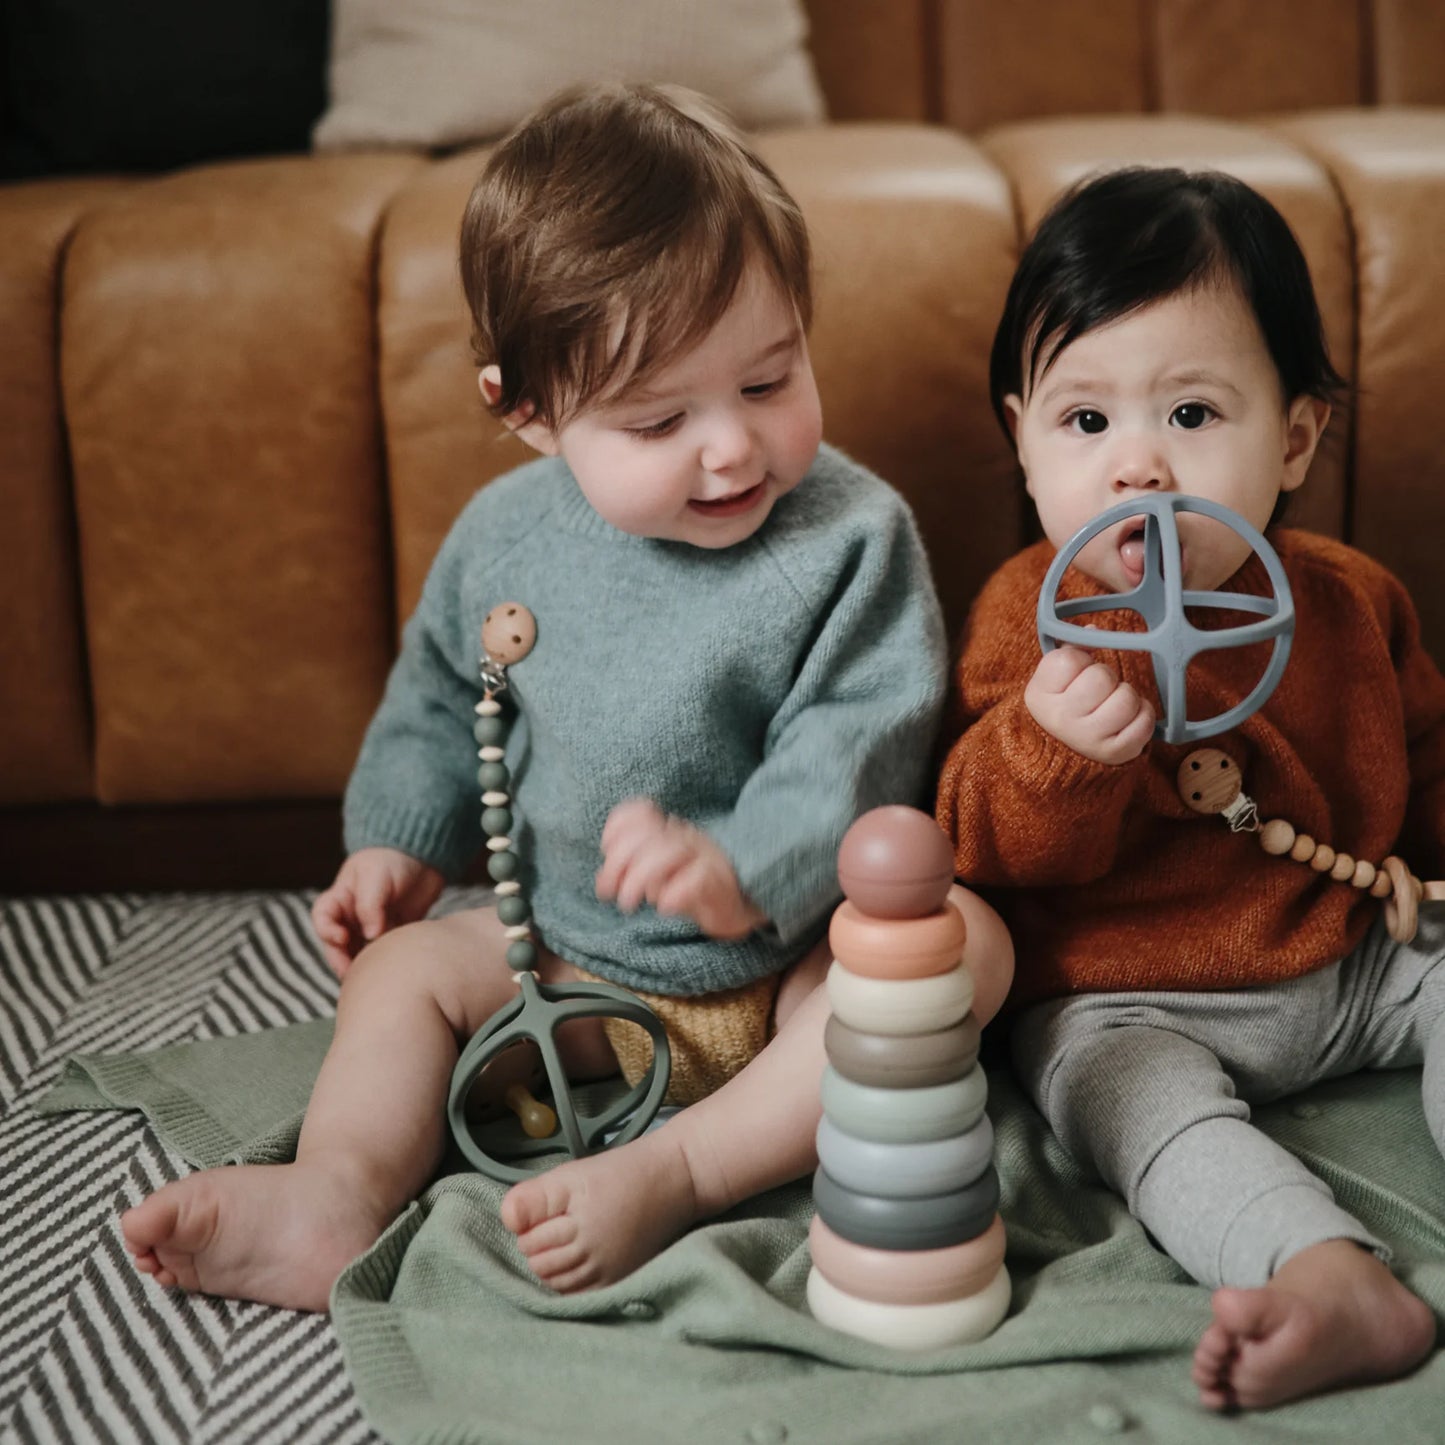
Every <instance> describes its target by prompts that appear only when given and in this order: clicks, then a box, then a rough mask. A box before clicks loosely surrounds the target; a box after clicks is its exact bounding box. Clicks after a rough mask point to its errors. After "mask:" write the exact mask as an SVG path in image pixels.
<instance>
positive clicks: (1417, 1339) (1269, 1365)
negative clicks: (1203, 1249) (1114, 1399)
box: [1193, 1239, 1435, 1410]
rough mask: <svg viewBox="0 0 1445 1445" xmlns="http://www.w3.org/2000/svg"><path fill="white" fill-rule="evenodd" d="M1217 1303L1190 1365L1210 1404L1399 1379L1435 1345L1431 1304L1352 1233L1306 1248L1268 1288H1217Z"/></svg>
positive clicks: (1272, 1400) (1259, 1402) (1252, 1405)
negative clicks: (1352, 1238)
mask: <svg viewBox="0 0 1445 1445" xmlns="http://www.w3.org/2000/svg"><path fill="white" fill-rule="evenodd" d="M1213 1306H1214V1322H1213V1323H1212V1324H1211V1325H1210V1326H1209V1328H1208V1329H1207V1330H1205V1332H1204V1334H1203V1335H1202V1336H1201V1337H1200V1340H1199V1345H1198V1348H1197V1349H1196V1350H1195V1352H1194V1371H1193V1378H1194V1383H1195V1384H1196V1385H1198V1386H1199V1399H1200V1402H1201V1403H1202V1404H1204V1405H1207V1406H1208V1407H1209V1408H1210V1409H1213V1410H1223V1409H1228V1408H1230V1407H1234V1406H1243V1407H1245V1408H1248V1409H1257V1408H1261V1407H1268V1406H1270V1405H1279V1404H1283V1403H1284V1402H1285V1401H1286V1400H1297V1399H1300V1398H1301V1397H1303V1396H1305V1395H1313V1394H1317V1393H1319V1392H1320V1391H1322V1390H1330V1389H1334V1388H1336V1387H1338V1386H1341V1385H1350V1384H1363V1383H1364V1382H1366V1381H1370V1380H1389V1379H1394V1378H1395V1377H1396V1376H1398V1375H1403V1374H1405V1373H1406V1372H1407V1371H1409V1370H1411V1369H1413V1368H1414V1367H1415V1366H1416V1365H1418V1364H1419V1363H1420V1361H1421V1360H1423V1359H1424V1358H1425V1356H1426V1355H1427V1354H1429V1353H1430V1350H1431V1349H1432V1348H1433V1346H1434V1343H1435V1317H1434V1316H1433V1315H1432V1314H1431V1313H1430V1310H1429V1307H1428V1306H1427V1305H1426V1304H1425V1303H1424V1301H1423V1300H1421V1299H1419V1298H1417V1297H1416V1296H1415V1295H1413V1294H1411V1293H1410V1291H1409V1290H1407V1289H1406V1288H1405V1286H1404V1285H1402V1284H1401V1283H1400V1282H1399V1280H1397V1279H1396V1278H1395V1276H1394V1275H1392V1274H1391V1273H1390V1271H1389V1269H1387V1268H1386V1266H1385V1265H1383V1264H1382V1263H1381V1262H1380V1261H1379V1260H1378V1259H1377V1258H1376V1257H1375V1256H1374V1255H1373V1254H1371V1253H1370V1252H1369V1251H1368V1250H1366V1249H1362V1248H1361V1247H1360V1246H1359V1245H1357V1244H1354V1243H1353V1242H1351V1241H1350V1240H1346V1239H1331V1240H1326V1241H1325V1242H1324V1243H1322V1244H1314V1245H1311V1246H1310V1247H1309V1248H1308V1249H1304V1250H1301V1251H1300V1252H1299V1253H1298V1254H1296V1255H1294V1256H1293V1257H1292V1258H1290V1259H1288V1260H1286V1261H1285V1263H1284V1264H1282V1265H1281V1266H1280V1268H1279V1269H1278V1270H1277V1271H1276V1272H1275V1275H1274V1278H1273V1279H1271V1280H1270V1282H1269V1283H1268V1284H1267V1285H1265V1286H1264V1288H1262V1289H1220V1290H1215V1292H1214V1298H1213Z"/></svg>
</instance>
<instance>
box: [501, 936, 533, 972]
mask: <svg viewBox="0 0 1445 1445" xmlns="http://www.w3.org/2000/svg"><path fill="white" fill-rule="evenodd" d="M536 966H537V945H536V944H535V943H533V942H532V941H531V940H530V939H527V938H519V939H517V940H516V941H515V942H513V943H509V944H508V945H507V967H508V968H515V969H517V970H518V971H519V972H520V971H521V970H522V969H524V968H536Z"/></svg>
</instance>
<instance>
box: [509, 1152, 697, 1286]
mask: <svg viewBox="0 0 1445 1445" xmlns="http://www.w3.org/2000/svg"><path fill="white" fill-rule="evenodd" d="M701 1214H702V1210H701V1209H700V1207H699V1205H698V1199H697V1191H696V1189H695V1188H694V1186H693V1178H692V1170H691V1168H690V1166H689V1164H688V1161H687V1155H686V1154H685V1152H684V1151H683V1149H682V1147H681V1145H680V1143H679V1142H678V1138H677V1135H676V1133H675V1132H674V1130H673V1129H672V1127H671V1126H668V1127H664V1128H661V1129H657V1130H655V1131H653V1132H652V1133H650V1134H644V1135H643V1136H642V1138H640V1139H637V1140H634V1141H633V1142H632V1143H631V1144H625V1145H623V1146H622V1148H620V1149H615V1150H608V1151H605V1152H603V1153H601V1154H594V1155H592V1156H590V1157H589V1158H586V1159H574V1160H572V1161H571V1162H570V1163H568V1164H561V1165H558V1167H557V1168H555V1169H551V1170H549V1171H548V1172H547V1173H545V1174H540V1175H538V1177H537V1178H536V1179H528V1180H526V1181H524V1182H523V1183H521V1184H516V1185H513V1187H512V1188H511V1189H510V1190H508V1191H507V1195H506V1198H505V1199H503V1200H502V1223H503V1224H504V1225H506V1227H507V1228H508V1229H510V1230H511V1231H512V1233H513V1234H515V1235H516V1236H517V1247H518V1248H519V1249H520V1250H521V1251H522V1254H523V1255H524V1256H525V1258H526V1260H527V1263H528V1264H529V1265H530V1266H531V1268H532V1272H533V1273H534V1274H535V1275H536V1276H537V1278H538V1279H539V1280H541V1281H542V1283H543V1284H545V1285H547V1286H548V1287H549V1288H551V1289H554V1290H556V1291H557V1292H558V1293H559V1294H572V1293H574V1292H575V1291H577V1290H583V1289H593V1288H595V1287H596V1286H598V1285H604V1284H612V1283H613V1282H614V1281H616V1280H619V1279H621V1278H623V1276H624V1275H629V1274H631V1273H632V1271H633V1270H634V1269H636V1268H637V1267H638V1266H639V1265H642V1264H646V1263H647V1261H648V1260H649V1259H651V1258H652V1257H653V1255H655V1254H657V1253H658V1251H659V1250H661V1249H663V1248H665V1247H666V1246H667V1245H669V1244H671V1243H672V1241H673V1240H674V1239H676V1238H677V1237H678V1235H680V1234H682V1233H683V1231H684V1230H686V1229H687V1227H688V1226H689V1225H691V1224H693V1223H695V1222H696V1221H697V1220H698V1219H699V1218H700V1217H701Z"/></svg>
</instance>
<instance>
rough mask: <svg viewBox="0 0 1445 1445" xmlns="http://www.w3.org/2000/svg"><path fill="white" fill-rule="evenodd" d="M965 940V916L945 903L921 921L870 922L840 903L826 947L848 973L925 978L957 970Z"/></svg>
mask: <svg viewBox="0 0 1445 1445" xmlns="http://www.w3.org/2000/svg"><path fill="white" fill-rule="evenodd" d="M967 942H968V925H967V924H966V923H965V922H964V921H963V914H961V913H960V912H959V911H958V909H956V908H955V907H954V906H953V905H952V904H951V903H946V904H944V906H943V907H942V908H940V909H938V910H937V911H936V912H933V913H926V914H924V916H923V917H922V918H873V917H870V916H869V915H868V914H866V913H861V912H860V911H859V910H858V908H857V907H856V906H855V905H854V904H852V903H840V904H839V905H838V907H837V908H836V909H835V910H834V912H833V922H832V925H831V926H830V927H829V929H828V945H829V947H830V948H831V949H832V950H833V957H834V958H835V959H837V961H838V962H839V963H841V964H842V965H843V967H844V968H846V969H847V970H848V972H849V973H857V974H862V975H863V976H864V977H865V978H928V977H930V976H931V975H933V974H936V973H947V972H948V970H949V969H951V968H957V966H958V961H959V960H960V959H961V958H962V957H963V949H964V945H965V944H966V943H967Z"/></svg>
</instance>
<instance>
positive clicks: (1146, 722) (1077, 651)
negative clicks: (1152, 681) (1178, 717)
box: [1024, 646, 1154, 767]
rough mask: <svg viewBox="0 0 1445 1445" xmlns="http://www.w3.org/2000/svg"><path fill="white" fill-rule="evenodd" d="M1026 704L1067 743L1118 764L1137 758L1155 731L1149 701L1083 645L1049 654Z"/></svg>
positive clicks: (1037, 719)
mask: <svg viewBox="0 0 1445 1445" xmlns="http://www.w3.org/2000/svg"><path fill="white" fill-rule="evenodd" d="M1024 706H1025V707H1027V708H1028V710H1029V712H1030V713H1031V714H1032V715H1033V719H1034V721H1035V722H1036V723H1038V725H1039V726H1040V727H1041V728H1043V730H1044V731H1045V732H1046V733H1049V734H1051V735H1052V736H1054V737H1056V738H1058V740H1059V741H1060V742H1061V743H1063V744H1064V745H1065V746H1066V747H1070V748H1072V749H1073V750H1074V751H1075V752H1076V753H1080V754H1082V755H1083V756H1084V757H1086V758H1092V759H1093V760H1094V761H1095V762H1096V763H1108V764H1110V765H1111V766H1114V767H1117V766H1119V765H1120V764H1122V763H1128V762H1132V761H1133V760H1134V759H1135V758H1137V757H1138V756H1139V754H1140V753H1142V752H1143V751H1144V748H1145V746H1146V744H1147V743H1148V741H1149V739H1150V737H1151V736H1152V734H1153V731H1154V709H1153V708H1152V707H1151V706H1150V705H1149V703H1147V702H1146V701H1145V700H1144V699H1143V698H1142V697H1140V696H1139V694H1138V693H1137V692H1136V691H1135V690H1134V689H1133V688H1132V687H1131V686H1130V685H1129V684H1128V683H1127V682H1121V681H1120V680H1119V676H1118V674H1117V673H1116V672H1115V671H1114V669H1113V668H1112V667H1110V666H1109V665H1108V664H1107V663H1104V662H1096V661H1095V660H1094V659H1093V657H1092V656H1091V655H1090V654H1089V653H1087V652H1085V651H1084V649H1083V648H1081V647H1068V646H1065V647H1059V648H1056V649H1055V650H1054V651H1052V652H1046V653H1044V655H1043V657H1042V658H1041V659H1040V661H1039V665H1038V666H1037V667H1036V668H1035V669H1034V675H1033V677H1031V678H1030V679H1029V685H1028V687H1026V688H1025V689H1024Z"/></svg>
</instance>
